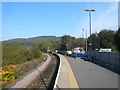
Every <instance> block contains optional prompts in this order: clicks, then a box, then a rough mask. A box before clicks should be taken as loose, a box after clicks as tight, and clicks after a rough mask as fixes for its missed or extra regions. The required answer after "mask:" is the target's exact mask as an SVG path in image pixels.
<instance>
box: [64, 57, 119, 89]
mask: <svg viewBox="0 0 120 90" xmlns="http://www.w3.org/2000/svg"><path fill="white" fill-rule="evenodd" d="M66 59H67V60H68V62H69V64H70V66H71V68H72V70H73V73H74V75H75V78H76V80H77V83H78V85H79V87H80V88H118V74H116V73H114V72H112V71H109V70H107V69H105V68H103V67H100V66H98V65H95V64H93V63H91V62H88V61H84V60H83V59H80V58H72V57H67V56H66Z"/></svg>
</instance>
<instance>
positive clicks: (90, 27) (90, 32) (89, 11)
mask: <svg viewBox="0 0 120 90" xmlns="http://www.w3.org/2000/svg"><path fill="white" fill-rule="evenodd" d="M85 11H88V12H89V27H90V51H92V47H91V45H92V38H91V11H95V10H85Z"/></svg>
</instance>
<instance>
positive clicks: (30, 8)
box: [2, 2, 118, 40]
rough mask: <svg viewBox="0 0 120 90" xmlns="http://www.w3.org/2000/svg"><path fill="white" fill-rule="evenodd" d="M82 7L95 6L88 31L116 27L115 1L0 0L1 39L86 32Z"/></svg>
mask: <svg viewBox="0 0 120 90" xmlns="http://www.w3.org/2000/svg"><path fill="white" fill-rule="evenodd" d="M85 9H95V10H96V11H95V12H91V15H92V33H95V32H99V31H100V30H102V29H112V30H117V28H118V3H117V2H2V40H9V39H13V38H30V37H36V36H62V35H71V36H74V37H77V38H78V37H82V36H83V35H82V29H85V30H87V31H88V32H87V35H88V36H89V18H88V12H85V11H84V10H85Z"/></svg>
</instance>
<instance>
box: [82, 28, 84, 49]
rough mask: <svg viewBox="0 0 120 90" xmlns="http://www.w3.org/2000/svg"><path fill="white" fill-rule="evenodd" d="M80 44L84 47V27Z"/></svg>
mask: <svg viewBox="0 0 120 90" xmlns="http://www.w3.org/2000/svg"><path fill="white" fill-rule="evenodd" d="M82 35H83V36H82V46H83V48H84V29H83V30H82Z"/></svg>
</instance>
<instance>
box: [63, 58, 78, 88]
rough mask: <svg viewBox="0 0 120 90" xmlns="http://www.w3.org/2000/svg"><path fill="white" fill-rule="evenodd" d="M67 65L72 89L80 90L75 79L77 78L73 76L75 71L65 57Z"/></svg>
mask: <svg viewBox="0 0 120 90" xmlns="http://www.w3.org/2000/svg"><path fill="white" fill-rule="evenodd" d="M63 58H64V60H65V63H66V65H67V71H68V77H69V81H70V88H79V86H78V84H77V81H76V79H75V76H74V74H73V71H72V69H71V67H70V65H69V62H68V61H67V59H66V58H65V57H64V56H63Z"/></svg>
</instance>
